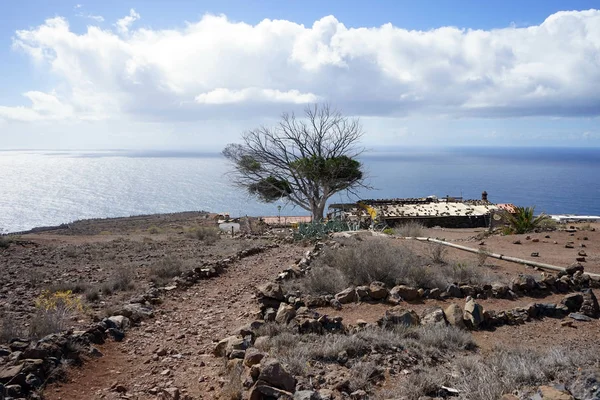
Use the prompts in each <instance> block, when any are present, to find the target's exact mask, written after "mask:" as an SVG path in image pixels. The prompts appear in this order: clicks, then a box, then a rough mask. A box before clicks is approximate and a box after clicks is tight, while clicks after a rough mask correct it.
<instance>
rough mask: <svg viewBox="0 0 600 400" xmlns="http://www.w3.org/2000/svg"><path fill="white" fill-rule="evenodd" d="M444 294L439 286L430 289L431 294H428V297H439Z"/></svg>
mask: <svg viewBox="0 0 600 400" xmlns="http://www.w3.org/2000/svg"><path fill="white" fill-rule="evenodd" d="M441 295H442V291H441V290H440V289H439V288H433V289H431V290H430V291H429V294H428V295H427V297H428V298H430V299H434V300H435V299H439V298H440V297H441Z"/></svg>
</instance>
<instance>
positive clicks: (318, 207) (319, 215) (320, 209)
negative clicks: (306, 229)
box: [312, 199, 326, 222]
mask: <svg viewBox="0 0 600 400" xmlns="http://www.w3.org/2000/svg"><path fill="white" fill-rule="evenodd" d="M325 202H326V200H325V199H323V200H321V201H318V202H316V203H313V204H312V220H313V222H320V221H322V220H323V213H324V212H325Z"/></svg>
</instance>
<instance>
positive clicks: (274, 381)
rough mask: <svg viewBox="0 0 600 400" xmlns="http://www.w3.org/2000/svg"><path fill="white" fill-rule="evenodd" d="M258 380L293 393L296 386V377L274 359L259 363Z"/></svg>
mask: <svg viewBox="0 0 600 400" xmlns="http://www.w3.org/2000/svg"><path fill="white" fill-rule="evenodd" d="M258 380H259V381H263V382H266V383H267V384H269V385H271V386H274V387H276V388H278V389H283V390H285V391H287V392H292V393H293V392H294V390H295V388H296V379H295V378H294V377H293V376H292V374H290V373H289V372H287V371H286V370H285V369H284V368H283V366H282V365H281V363H279V361H277V360H275V359H272V360H268V361H267V362H266V363H264V364H262V365H261V368H260V375H259V376H258Z"/></svg>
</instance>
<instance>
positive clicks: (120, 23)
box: [116, 8, 140, 34]
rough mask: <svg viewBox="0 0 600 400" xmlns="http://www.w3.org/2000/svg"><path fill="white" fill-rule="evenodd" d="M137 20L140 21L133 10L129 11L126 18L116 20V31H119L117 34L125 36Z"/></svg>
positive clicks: (138, 15)
mask: <svg viewBox="0 0 600 400" xmlns="http://www.w3.org/2000/svg"><path fill="white" fill-rule="evenodd" d="M138 19H140V14H138V13H137V12H135V10H134V9H133V8H132V9H131V10H129V15H128V16H126V17H123V18H121V19H119V20H117V23H116V26H117V29H118V30H119V32H121V33H123V34H125V33H127V32H129V27H130V26H131V25H132V24H133V23H134V22H135V21H137V20H138Z"/></svg>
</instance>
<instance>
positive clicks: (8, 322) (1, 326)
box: [0, 315, 21, 343]
mask: <svg viewBox="0 0 600 400" xmlns="http://www.w3.org/2000/svg"><path fill="white" fill-rule="evenodd" d="M20 336H21V330H20V329H19V328H18V325H17V321H15V320H13V319H12V318H11V317H10V316H7V315H4V316H2V318H0V343H8V342H9V341H10V340H11V339H14V338H18V337H20Z"/></svg>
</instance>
